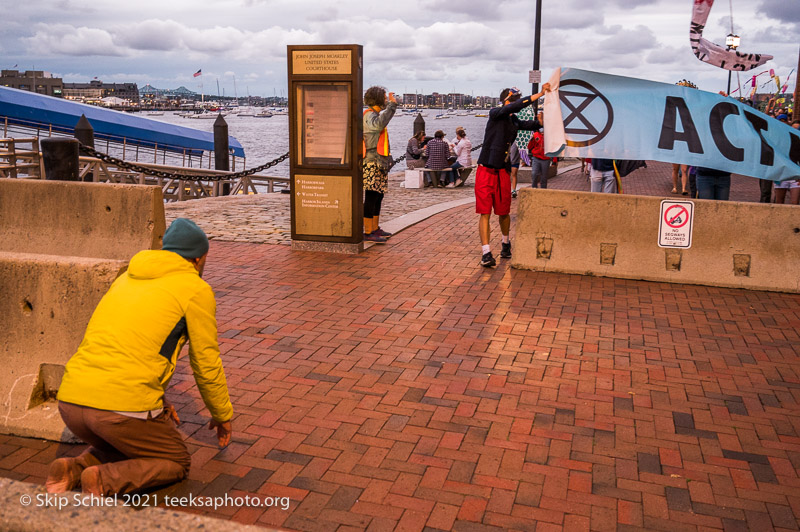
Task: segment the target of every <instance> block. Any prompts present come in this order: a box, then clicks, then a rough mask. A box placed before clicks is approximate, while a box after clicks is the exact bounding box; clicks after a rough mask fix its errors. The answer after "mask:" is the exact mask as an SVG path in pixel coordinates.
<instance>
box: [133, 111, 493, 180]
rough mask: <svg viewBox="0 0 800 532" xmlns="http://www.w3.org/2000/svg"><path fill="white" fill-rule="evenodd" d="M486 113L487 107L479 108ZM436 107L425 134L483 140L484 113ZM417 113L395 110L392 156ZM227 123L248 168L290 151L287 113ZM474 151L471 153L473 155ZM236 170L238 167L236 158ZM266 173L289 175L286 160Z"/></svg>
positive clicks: (230, 118)
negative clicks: (458, 130)
mask: <svg viewBox="0 0 800 532" xmlns="http://www.w3.org/2000/svg"><path fill="white" fill-rule="evenodd" d="M482 112H483V113H485V112H486V111H482ZM441 113H442V111H441V110H438V109H430V110H425V111H423V112H422V114H423V115H426V114H427V115H428V116H423V119H424V120H425V133H426V134H427V135H428V136H431V137H432V136H433V134H434V133H435V132H436V131H437V130H439V129H441V130H442V131H444V135H445V138H447V139H449V140H453V139H454V138H455V136H456V128H457V127H459V126H460V127H463V128H465V129H466V130H467V137H469V139H470V140H471V141H472V145H473V146H477V145H478V144H480V143H481V142H483V131H484V129H485V127H486V120H487V118H485V117H479V116H473V115H467V116H458V115H457V114H450V115H448V118H444V119H437V118H436V115H437V114H441ZM143 116H144V117H145V118H150V119H152V120H160V121H162V122H168V123H170V124H176V125H180V126H184V127H191V128H194V129H199V130H202V131H209V132H213V130H214V120H212V119H192V118H185V117H183V116H180V115H179V114H178V113H172V112H166V113H164V114H163V115H162V116H146V115H143ZM416 117H417V115H416V114H407V113H400V112H398V113H397V114H396V115H395V116H394V118H393V119H392V121H391V122H389V127H388V129H389V142H390V144H391V150H392V151H391V152H392V157H394V158H395V159H396V158H398V157H400V156H401V155H403V154H405V152H406V146H407V145H408V139H409V138H411V135H412V134H413V132H414V120H415V119H416ZM225 121H226V122H227V123H228V134H230V135H231V136H233V137H236V139H237V140H238V141H239V142H241V144H242V146H243V147H244V152H245V155H246V156H247V161H246V166H247V168H253V167H254V166H259V165H261V164H264V163H267V162H269V161H271V160H273V159H276V158H277V157H279V156H281V155H283V154H284V153H286V152H287V151H289V117H288V116H287V115H280V114H276V115H273V116H271V117H268V118H261V117H254V116H238V115H235V114H228V115H227V116H225ZM476 156H477V152H475V153H473V158H474V157H476ZM236 169H237V170H241V167H240V166H239V164H238V162H237V168H236ZM404 169H405V162H402V161H401V162H400V163H398V164H397V165H396V166H395V167H394V168H393V169H392V171H400V170H404ZM264 173H265V174H266V175H274V176H280V177H288V176H289V163H288V161H287V162H283V163H281V164H278V165H277V166H274V167H272V168H270V169H268V170H267V171H265V172H264Z"/></svg>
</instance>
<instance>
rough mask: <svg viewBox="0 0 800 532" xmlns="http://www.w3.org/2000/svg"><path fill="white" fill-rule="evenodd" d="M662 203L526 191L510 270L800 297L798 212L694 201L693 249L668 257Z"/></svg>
mask: <svg viewBox="0 0 800 532" xmlns="http://www.w3.org/2000/svg"><path fill="white" fill-rule="evenodd" d="M662 199H663V198H657V197H649V196H633V195H616V194H593V193H590V192H571V191H560V190H541V189H523V190H521V191H520V196H519V200H518V201H519V205H518V212H517V222H516V236H515V245H514V258H513V259H512V267H514V268H519V269H528V270H538V271H548V272H561V273H577V274H582V275H598V276H602V277H618V278H622V279H644V280H650V281H666V282H670V283H685V284H702V285H710V286H726V287H735V288H747V289H751V290H769V291H776V292H794V293H798V292H800V269H798V264H800V208H798V207H795V206H790V205H774V204H757V203H741V202H733V201H710V200H693V202H694V222H693V224H694V227H693V231H692V245H691V247H690V248H688V249H672V248H661V247H659V246H658V239H659V220H660V217H661V201H662ZM680 200H683V198H680Z"/></svg>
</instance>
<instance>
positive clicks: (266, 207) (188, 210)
mask: <svg viewBox="0 0 800 532" xmlns="http://www.w3.org/2000/svg"><path fill="white" fill-rule="evenodd" d="M574 164H575V161H574V160H567V161H566V162H564V163H562V167H563V168H566V167H569V166H573V165H574ZM671 172H672V166H671V165H670V164H667V163H659V162H654V161H649V162H648V167H647V168H643V169H640V170H637V171H636V172H634V173H632V174H631V175H630V176H628V177H625V178H623V188H624V191H625V193H626V194H640V195H646V196H665V197H675V198H682V196H679V195H673V194H671V193H670V191H671V190H672V177H671V176H672V174H671ZM474 179H475V176H474V173H473V175H471V176H470V178H469V179H468V181H467V183H466V185H465V186H463V187H460V188H456V189H430V188H427V189H408V190H406V189H405V188H403V187H401V183H402V181H403V174H402V173H395V174H392V175H391V176H390V180H389V193H388V194H386V197H385V198H384V203H383V212H382V217H381V220H382V221H383V222H387V221H389V220H393V219H395V218H398V217H400V216H402V215H404V214H408V213H409V212H412V211H416V210H419V209H424V208H426V207H431V206H434V205H438V204H441V203H445V202H448V201H452V200H457V199H464V198H473V197H474V194H475V189H474V187H473V185H474ZM526 185H528V181H527V180H526V179H525V178H523V179H521V180H520V186H526ZM549 186H550V187H551V188H555V189H562V190H583V191H588V190H589V181H588V179H587V178H586V177H585V176H583V175H581V173H580V170H578V169H576V170H572V171H568V172H565V173H563V174H561V175H559V176H557V177H555V178H553V179H551V180H550V182H549ZM758 198H759V188H758V182H757V181H756V180H755V179H752V178H750V177H743V176H737V175H734V176H733V179H732V186H731V199H732V200H735V201H758ZM165 210H166V217H167V223H169V222H171V221H172V220H173V219H175V218H177V217H179V216H184V217H187V218H191V219H192V220H195V221H196V222H197V223H198V224H200V226H201V227H202V228H203V229H204V230H205V231H206V233H207V234H208V235H209V238H211V239H217V240H225V241H229V242H251V243H258V244H286V245H289V244H291V238H292V237H291V230H290V213H289V196H288V195H286V194H258V195H253V196H234V197H222V198H208V199H201V200H193V201H183V202H176V203H169V204H167V205H166V207H165Z"/></svg>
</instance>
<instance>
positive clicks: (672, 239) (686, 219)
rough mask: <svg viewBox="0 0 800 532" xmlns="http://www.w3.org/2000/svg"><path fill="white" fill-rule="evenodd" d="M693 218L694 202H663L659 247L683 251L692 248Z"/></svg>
mask: <svg viewBox="0 0 800 532" xmlns="http://www.w3.org/2000/svg"><path fill="white" fill-rule="evenodd" d="M693 218H694V203H693V202H691V201H670V200H664V201H662V202H661V217H660V218H659V223H658V245H659V247H662V248H683V249H689V248H690V247H692V223H693V221H694V220H693Z"/></svg>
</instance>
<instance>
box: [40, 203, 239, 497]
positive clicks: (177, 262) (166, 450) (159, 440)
mask: <svg viewBox="0 0 800 532" xmlns="http://www.w3.org/2000/svg"><path fill="white" fill-rule="evenodd" d="M207 255H208V238H207V237H206V235H205V233H204V232H203V230H202V229H200V228H199V227H198V226H197V225H195V223H194V222H192V221H191V220H188V219H186V218H178V219H177V220H175V221H174V222H173V223H172V224H171V225H170V227H169V229H167V231H166V233H165V234H164V245H163V247H162V249H161V250H147V251H141V252H139V253H137V254H136V255H135V256H134V257H133V258H132V259H131V261H130V265H129V266H128V271H127V273H126V274H124V275H122V276H121V277H119V278H118V279H117V280H116V281H114V283H113V284H112V285H111V288H109V290H108V292H107V293H106V294H105V295H104V296H103V299H102V300H101V301H100V303H99V304H98V305H97V308H96V309H95V311H94V314H93V315H92V318H91V320H90V321H89V325H88V327H87V328H86V334H85V336H84V338H83V341H82V342H81V345H80V347H79V348H78V351H77V352H76V353H75V354H74V355H73V356H72V358H71V359H70V360H69V362H68V363H67V365H66V371H65V373H64V378H63V380H62V382H61V387H60V388H59V391H58V400H59V406H58V408H59V411H60V413H61V417H62V419H63V420H64V423H65V424H66V425H67V427H68V428H69V429H70V430H71V431H72V432H73V433H74V434H75V435H76V436H78V437H79V438H80V439H82V440H83V441H84V442H86V443H88V444H89V445H90V447H89V448H88V449H87V450H86V451H84V453H83V454H82V455H81V456H79V457H77V458H59V459H57V460H55V461H54V462H53V463H52V464H51V465H50V470H49V472H48V476H47V491H48V492H50V493H59V492H63V491H67V490H71V489H74V488H76V487H77V486H78V485H80V486H81V489H82V491H83V492H84V493H91V494H94V495H110V494H114V493H129V492H131V491H134V490H139V489H142V488H149V487H152V486H159V485H162V484H168V483H171V482H176V481H178V480H181V479H183V478H184V477H185V476H186V474H187V473H188V471H189V465H190V455H189V451H188V450H187V448H186V444H184V442H183V438H182V436H181V434H180V432H178V430H177V429H176V428H175V425H174V424H173V422H174V423H180V420H179V419H178V415H177V414H176V412H175V409H174V408H173V407H172V405H170V404H169V403H168V402H167V400H166V397H165V395H164V391H165V390H166V388H167V385H168V384H169V381H170V379H171V378H172V375H173V373H174V372H175V366H176V364H177V361H178V353H180V351H181V348H182V347H183V346H184V344H185V343H186V341H187V340H188V341H189V363H190V364H191V367H192V371H193V372H194V378H195V381H196V382H197V387H198V388H199V390H200V395H201V396H202V397H203V401H204V402H205V405H206V407H207V408H208V410H209V411H210V413H211V418H212V420H211V424H210V426H209V429H212V430H213V429H216V430H217V437H218V439H219V444H220V446H221V447H225V446H226V445H228V443H229V442H230V438H231V422H230V420H231V417H232V416H233V407H232V406H231V402H230V398H229V396H228V387H227V384H226V381H225V371H224V370H223V368H222V360H221V359H220V354H219V345H218V344H217V321H216V318H215V313H216V302H215V300H214V292H213V291H212V290H211V287H210V286H209V285H208V283H206V282H205V281H203V280H202V279H201V276H202V275H203V267H204V266H205V262H206V257H207Z"/></svg>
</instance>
